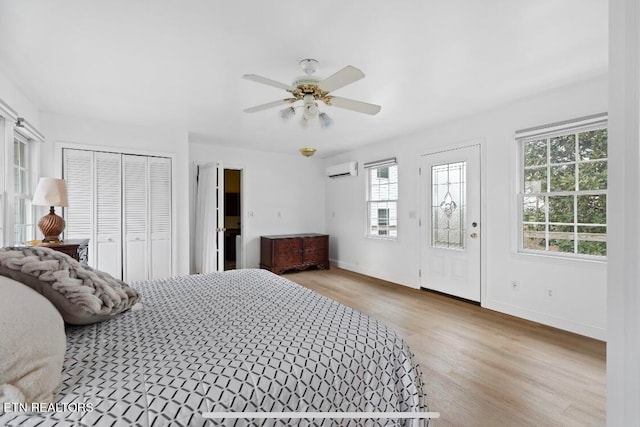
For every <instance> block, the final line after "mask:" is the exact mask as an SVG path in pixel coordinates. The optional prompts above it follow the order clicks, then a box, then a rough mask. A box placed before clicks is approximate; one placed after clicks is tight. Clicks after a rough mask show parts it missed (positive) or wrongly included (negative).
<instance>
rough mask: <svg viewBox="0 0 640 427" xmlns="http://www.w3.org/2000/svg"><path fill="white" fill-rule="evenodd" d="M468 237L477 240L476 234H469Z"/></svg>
mask: <svg viewBox="0 0 640 427" xmlns="http://www.w3.org/2000/svg"><path fill="white" fill-rule="evenodd" d="M469 236H471V238H472V239H477V238H478V233H471V234H470V235H469Z"/></svg>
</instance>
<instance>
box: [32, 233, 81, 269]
mask: <svg viewBox="0 0 640 427" xmlns="http://www.w3.org/2000/svg"><path fill="white" fill-rule="evenodd" d="M31 243H32V246H44V247H46V248H51V249H53V250H54V251H58V252H62V253H64V254H67V255H69V256H70V257H71V258H73V259H75V260H77V261H79V262H80V264H84V265H87V264H88V263H89V239H65V240H64V241H62V242H60V243H42V241H40V240H34V241H32V242H31Z"/></svg>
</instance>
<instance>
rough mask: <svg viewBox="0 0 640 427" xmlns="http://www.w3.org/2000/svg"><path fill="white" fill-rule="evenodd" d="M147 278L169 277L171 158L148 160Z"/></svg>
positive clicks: (152, 158) (151, 158)
mask: <svg viewBox="0 0 640 427" xmlns="http://www.w3.org/2000/svg"><path fill="white" fill-rule="evenodd" d="M148 166H149V203H150V211H149V223H150V230H151V233H150V234H151V254H150V257H149V262H150V263H151V266H150V267H151V270H150V278H151V279H157V278H160V277H169V276H171V159H168V158H162V157H149V160H148Z"/></svg>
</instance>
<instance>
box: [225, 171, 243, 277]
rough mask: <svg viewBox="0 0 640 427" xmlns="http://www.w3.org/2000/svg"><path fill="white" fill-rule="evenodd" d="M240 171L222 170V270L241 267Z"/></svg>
mask: <svg viewBox="0 0 640 427" xmlns="http://www.w3.org/2000/svg"><path fill="white" fill-rule="evenodd" d="M241 189H242V171H241V170H238V169H225V170H224V228H225V232H224V269H225V270H234V269H236V268H240V267H241V265H240V264H241V262H242V255H241V248H242V243H241V242H242V241H241V238H242V236H241V234H240V230H241V225H242V222H241V219H242V210H241V208H242V205H241V200H242V197H241V194H240V192H241Z"/></svg>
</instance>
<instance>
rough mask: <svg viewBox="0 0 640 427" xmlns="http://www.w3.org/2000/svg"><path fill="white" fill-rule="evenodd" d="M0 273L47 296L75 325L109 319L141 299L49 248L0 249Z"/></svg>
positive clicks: (124, 286)
mask: <svg viewBox="0 0 640 427" xmlns="http://www.w3.org/2000/svg"><path fill="white" fill-rule="evenodd" d="M0 275H2V276H5V277H9V278H12V279H14V280H17V281H18V282H21V283H23V284H25V285H27V286H29V287H31V288H32V289H34V290H35V291H37V292H38V293H40V294H42V295H43V296H45V297H46V298H47V299H48V300H49V301H51V303H52V304H53V305H54V306H55V307H56V308H57V309H58V311H60V314H62V317H63V319H64V321H65V322H67V323H70V324H73V325H87V324H91V323H96V322H101V321H103V320H107V319H110V318H112V317H113V316H115V315H117V314H119V313H121V312H123V311H126V310H128V309H129V308H131V306H133V305H134V304H135V303H136V302H138V301H139V300H140V295H139V294H138V292H137V291H136V290H135V289H133V288H131V287H130V286H129V285H127V284H126V283H124V282H123V281H122V280H118V279H116V278H114V277H113V276H111V275H109V274H107V273H105V272H102V271H99V270H94V269H93V268H91V267H88V266H84V265H82V264H80V263H79V262H77V261H76V260H75V259H73V258H71V257H70V256H68V255H66V254H63V253H61V252H57V251H54V250H53V249H50V248H46V247H38V246H34V247H11V248H0Z"/></svg>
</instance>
